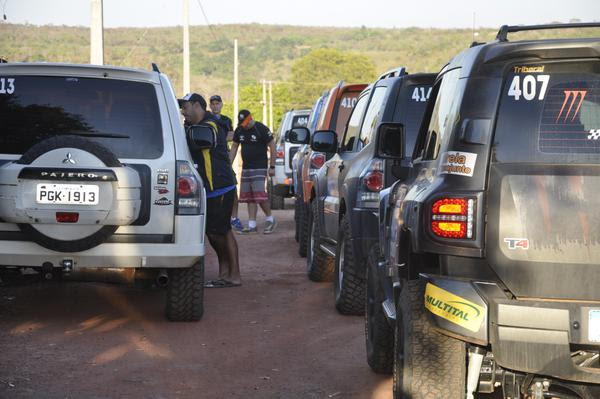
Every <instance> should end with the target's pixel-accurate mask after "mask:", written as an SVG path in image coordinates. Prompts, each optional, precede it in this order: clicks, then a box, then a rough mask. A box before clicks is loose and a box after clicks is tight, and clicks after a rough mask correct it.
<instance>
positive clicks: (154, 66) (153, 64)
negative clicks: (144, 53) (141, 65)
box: [152, 62, 160, 73]
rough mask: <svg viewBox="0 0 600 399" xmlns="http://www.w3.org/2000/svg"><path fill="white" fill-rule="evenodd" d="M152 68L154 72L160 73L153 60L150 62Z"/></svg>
mask: <svg viewBox="0 0 600 399" xmlns="http://www.w3.org/2000/svg"><path fill="white" fill-rule="evenodd" d="M152 70H153V71H154V72H157V73H160V70H159V69H158V65H156V64H155V63H154V62H153V63H152Z"/></svg>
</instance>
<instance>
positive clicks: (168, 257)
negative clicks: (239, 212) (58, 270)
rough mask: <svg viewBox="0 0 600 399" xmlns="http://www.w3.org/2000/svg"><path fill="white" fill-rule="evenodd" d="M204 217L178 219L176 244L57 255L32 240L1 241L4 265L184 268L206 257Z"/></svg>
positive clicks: (119, 245) (106, 246) (122, 245)
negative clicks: (65, 264)
mask: <svg viewBox="0 0 600 399" xmlns="http://www.w3.org/2000/svg"><path fill="white" fill-rule="evenodd" d="M204 226H205V225H204V215H199V216H177V217H175V231H174V235H173V236H174V242H171V243H135V242H133V243H105V244H100V245H98V246H97V247H94V248H91V249H88V250H86V251H81V252H74V253H66V252H56V251H52V250H49V249H46V248H43V247H41V246H39V245H38V244H36V243H34V242H31V241H9V240H0V253H1V254H2V258H1V260H0V262H1V264H2V265H1V266H0V267H2V266H28V267H38V266H42V264H43V263H44V262H50V263H52V265H53V266H55V267H59V266H60V265H61V264H62V262H63V260H72V261H73V265H74V268H88V267H93V268H139V267H141V268H181V267H190V266H192V265H193V264H194V263H196V262H198V261H199V260H200V259H201V258H202V257H203V256H204V254H205V248H204Z"/></svg>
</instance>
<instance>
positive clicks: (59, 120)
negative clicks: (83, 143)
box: [0, 76, 163, 158]
mask: <svg viewBox="0 0 600 399" xmlns="http://www.w3.org/2000/svg"><path fill="white" fill-rule="evenodd" d="M3 83H4V87H5V89H4V90H1V89H2V84H3ZM0 121H2V123H1V124H0V146H1V147H2V150H1V151H2V153H5V154H23V153H24V152H26V151H27V150H28V149H29V148H30V147H31V146H32V145H34V144H36V143H38V142H40V141H42V140H45V139H47V138H50V137H53V136H57V135H67V134H76V135H79V136H83V137H90V139H92V140H94V141H97V142H99V143H101V144H103V145H105V146H106V147H108V148H109V149H110V150H111V151H112V152H113V153H114V154H115V155H116V156H117V157H119V158H158V157H159V156H160V155H161V154H162V152H163V142H162V127H161V121H160V112H159V108H158V102H157V99H156V91H155V89H154V87H153V85H151V84H149V83H140V82H131V81H121V80H113V79H97V78H80V77H50V76H0Z"/></svg>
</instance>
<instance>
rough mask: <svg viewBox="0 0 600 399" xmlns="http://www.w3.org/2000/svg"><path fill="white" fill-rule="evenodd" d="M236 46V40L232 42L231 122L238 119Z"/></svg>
mask: <svg viewBox="0 0 600 399" xmlns="http://www.w3.org/2000/svg"><path fill="white" fill-rule="evenodd" d="M238 111H239V108H238V45H237V39H235V40H234V41H233V120H234V121H235V120H237V117H238Z"/></svg>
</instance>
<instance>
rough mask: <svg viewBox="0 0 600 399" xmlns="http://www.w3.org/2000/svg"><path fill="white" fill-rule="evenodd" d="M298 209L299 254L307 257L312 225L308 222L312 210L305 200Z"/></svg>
mask: <svg viewBox="0 0 600 399" xmlns="http://www.w3.org/2000/svg"><path fill="white" fill-rule="evenodd" d="M298 209H299V215H298V255H300V256H301V257H303V258H306V254H307V253H308V252H307V251H308V242H309V241H308V240H309V239H310V237H309V235H310V231H309V229H310V226H309V224H308V222H309V220H308V217H309V213H310V210H309V208H308V206H307V205H306V204H305V203H304V202H302V203H300V206H299V208H298Z"/></svg>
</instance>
